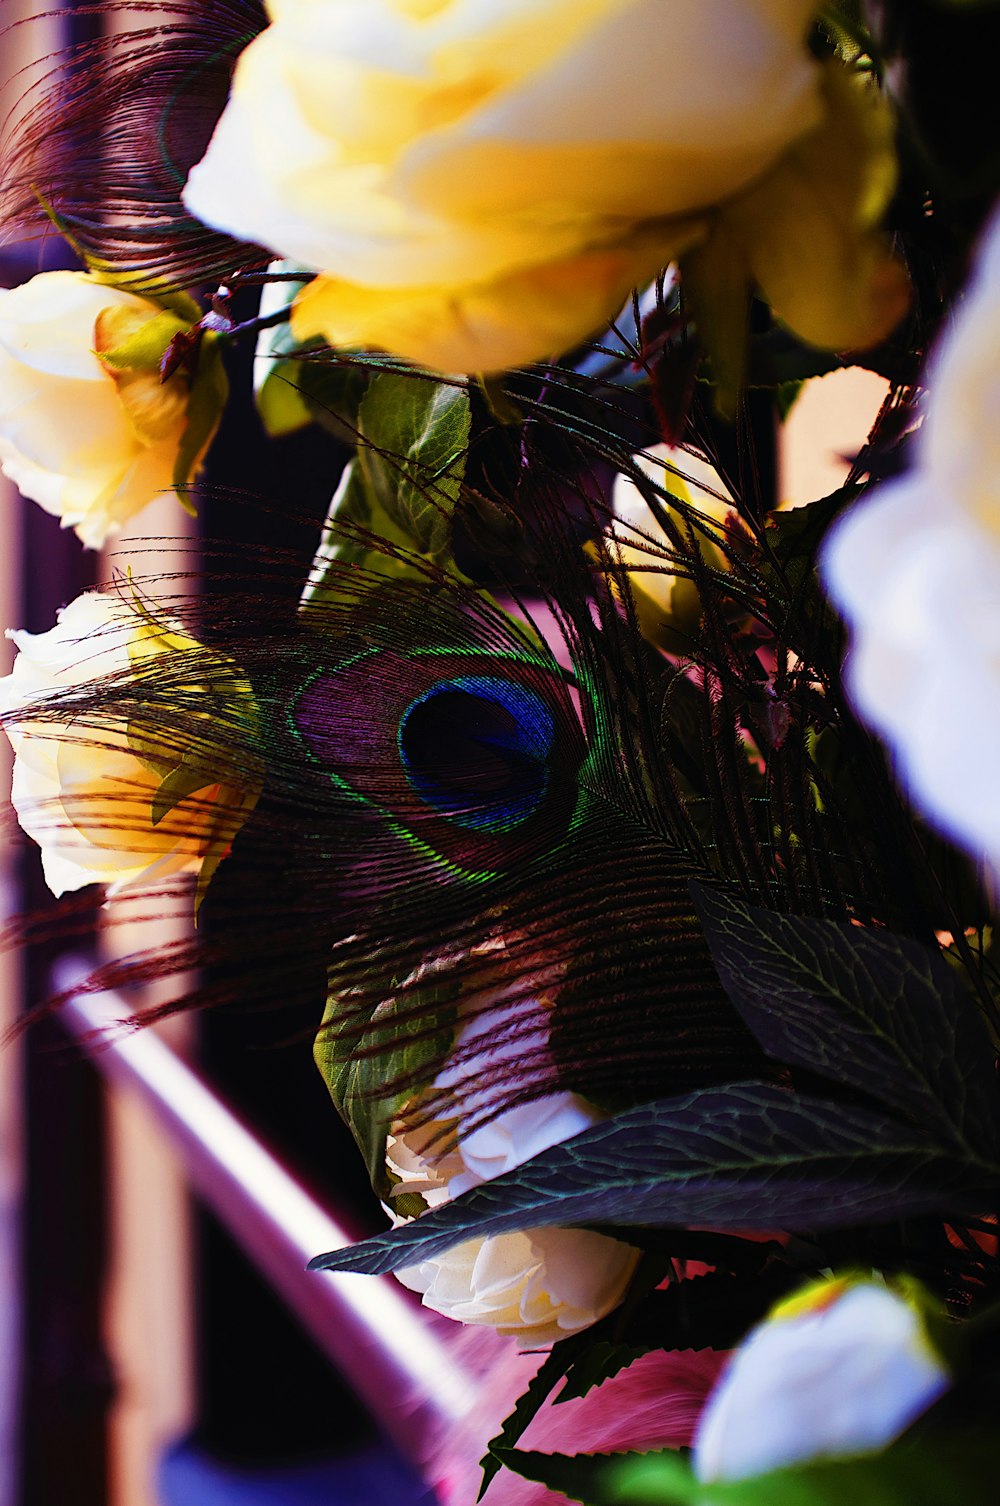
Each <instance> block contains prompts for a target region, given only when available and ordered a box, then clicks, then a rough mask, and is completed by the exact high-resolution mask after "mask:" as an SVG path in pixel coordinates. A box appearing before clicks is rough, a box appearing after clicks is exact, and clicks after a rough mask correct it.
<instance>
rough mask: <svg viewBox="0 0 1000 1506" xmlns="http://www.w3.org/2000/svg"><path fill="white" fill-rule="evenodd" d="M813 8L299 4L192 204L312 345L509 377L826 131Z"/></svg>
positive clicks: (757, 2) (253, 47)
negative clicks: (239, 248) (287, 304)
mask: <svg viewBox="0 0 1000 1506" xmlns="http://www.w3.org/2000/svg"><path fill="white" fill-rule="evenodd" d="M817 8H818V7H817V6H816V4H815V3H814V0H738V3H737V0H671V3H670V4H669V5H667V4H664V3H663V0H489V3H486V4H484V3H483V0H438V3H435V4H405V5H404V4H400V3H399V0H329V3H326V4H323V5H315V4H310V3H308V0H281V3H280V4H279V3H275V0H272V3H271V4H270V5H269V11H270V15H271V19H272V24H271V26H270V27H268V28H267V29H266V30H265V31H264V32H263V33H261V35H260V36H258V37H257V38H256V39H255V40H254V41H253V42H252V43H251V44H250V46H249V47H247V48H246V50H245V51H244V52H243V54H242V55H241V57H240V60H239V63H238V65H237V69H236V74H235V77H234V80H233V87H232V93H231V97H230V100H229V103H228V105H227V106H226V109H225V111H224V113H223V115H222V118H221V120H220V121H219V124H218V126H217V127H216V131H215V134H214V136H213V137H212V141H211V143H210V145H209V148H208V151H207V153H206V155H205V157H204V158H203V160H202V162H201V163H200V164H199V165H198V166H196V167H195V168H194V170H193V172H192V173H191V175H190V177H189V179H188V184H187V188H186V190H185V202H186V204H187V207H188V208H189V209H190V210H191V212H192V213H193V214H196V215H197V216H199V217H200V218H201V219H203V220H204V221H205V222H206V223H207V224H210V225H212V226H214V227H216V228H218V229H222V230H226V231H229V232H231V233H233V234H235V235H238V236H240V237H242V238H246V239H249V240H253V241H257V242H259V243H261V244H263V245H266V246H269V247H270V248H271V249H272V250H273V251H275V252H276V253H277V254H279V255H281V256H284V257H289V258H292V259H294V260H296V261H299V262H301V263H302V264H303V265H305V266H309V267H313V268H315V269H317V270H318V271H320V272H322V273H323V274H325V275H324V276H322V277H321V278H319V279H318V280H317V281H316V282H315V283H313V284H312V285H311V286H310V287H309V288H307V289H306V290H305V292H304V293H303V294H302V295H301V296H300V298H299V299H298V301H297V311H296V314H295V316H294V320H293V323H294V327H295V330H296V333H297V334H299V335H300V336H302V337H306V336H310V335H322V336H323V337H325V338H327V339H328V340H330V341H331V342H333V343H335V344H340V345H361V346H373V345H374V346H385V347H387V348H389V349H392V350H394V351H396V352H398V353H399V354H402V355H405V356H409V357H411V358H413V359H415V360H419V361H423V362H425V363H427V364H429V365H432V366H437V367H438V368H441V369H445V370H472V371H475V370H490V369H496V368H498V367H502V366H507V365H511V364H515V363H517V362H520V361H524V360H528V359H532V358H534V357H538V356H544V355H548V354H552V353H554V352H557V351H559V350H561V349H564V348H566V347H568V346H570V345H572V344H573V343H575V342H576V341H577V340H578V339H580V338H582V337H583V336H585V335H587V334H588V333H590V332H591V331H593V330H594V329H596V328H600V327H601V326H602V325H603V324H604V323H605V322H606V321H607V320H608V319H609V318H610V317H612V315H613V314H614V312H615V310H616V309H617V308H618V307H620V305H621V302H622V300H623V298H624V296H625V295H626V294H627V292H628V290H629V288H630V287H631V286H632V285H633V284H635V283H637V282H640V281H642V280H645V279H648V277H650V276H651V275H652V274H653V273H654V272H655V271H656V269H657V268H658V267H659V266H660V265H662V264H664V263H665V262H666V261H668V260H670V259H671V257H673V256H676V255H678V254H679V253H680V252H681V251H683V250H684V249H686V248H687V247H688V246H690V245H691V244H692V242H693V241H695V240H697V239H698V238H699V237H700V236H701V235H702V234H703V232H704V218H703V216H704V212H705V211H706V210H708V209H710V208H712V207H713V206H714V205H717V204H718V203H720V202H721V201H723V200H725V199H727V198H728V197H729V196H730V195H732V194H734V193H736V192H738V191H739V190H741V189H742V188H744V187H745V186H746V185H748V184H749V183H750V182H752V181H753V180H754V179H756V178H757V177H759V175H760V174H762V173H763V172H764V171H765V170H766V169H767V168H768V167H770V165H771V164H772V163H773V162H774V161H775V160H776V159H777V158H778V157H779V155H780V154H781V153H782V152H783V151H784V149H785V148H786V147H787V146H788V144H789V143H790V142H791V141H793V140H794V139H795V138H796V137H798V136H800V135H801V134H803V133H804V132H806V131H808V130H809V129H810V128H811V127H812V126H814V125H816V123H817V122H818V120H819V119H820V116H821V112H822V106H821V104H820V99H819V88H818V82H817V80H818V74H817V69H816V67H815V65H814V63H813V62H812V61H811V59H810V57H809V54H808V51H807V49H806V46H805V36H806V31H807V27H808V23H809V20H810V18H811V16H812V14H813V13H814V12H815V11H816V10H817Z"/></svg>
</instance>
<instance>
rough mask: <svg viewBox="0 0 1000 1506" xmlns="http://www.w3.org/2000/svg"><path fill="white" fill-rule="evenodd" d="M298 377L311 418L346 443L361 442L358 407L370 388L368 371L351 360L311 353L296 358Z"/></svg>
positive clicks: (296, 378) (301, 392)
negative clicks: (298, 358)
mask: <svg viewBox="0 0 1000 1506" xmlns="http://www.w3.org/2000/svg"><path fill="white" fill-rule="evenodd" d="M294 380H295V381H296V382H297V384H298V390H299V394H300V396H301V398H302V401H303V402H304V403H305V405H306V408H307V409H308V411H309V416H310V418H312V419H314V420H315V421H316V423H318V424H320V425H321V426H322V427H323V428H324V429H326V431H327V432H328V433H329V434H332V435H333V436H334V438H335V439H339V440H340V441H341V443H342V444H348V445H355V444H357V442H358V410H359V409H360V407H361V400H362V398H363V397H364V395H365V392H366V391H367V389H368V381H369V377H368V373H367V372H366V371H365V370H363V369H362V368H361V367H360V366H356V365H355V364H354V363H353V362H350V361H334V360H329V359H326V358H324V357H323V356H320V355H311V356H308V357H303V358H302V359H301V360H298V361H296V363H295V372H294Z"/></svg>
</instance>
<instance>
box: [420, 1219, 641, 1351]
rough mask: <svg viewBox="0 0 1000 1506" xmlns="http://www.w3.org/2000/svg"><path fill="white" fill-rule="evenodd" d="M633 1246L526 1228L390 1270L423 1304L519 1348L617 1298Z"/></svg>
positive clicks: (580, 1321)
mask: <svg viewBox="0 0 1000 1506" xmlns="http://www.w3.org/2000/svg"><path fill="white" fill-rule="evenodd" d="M637 1259H638V1252H637V1251H636V1250H634V1249H632V1248H631V1247H630V1246H629V1245H626V1244H622V1243H620V1241H618V1240H617V1239H607V1238H606V1237H605V1236H604V1235H603V1234H593V1233H591V1232H590V1230H588V1229H556V1228H544V1229H528V1230H526V1231H524V1232H517V1233H513V1234H495V1235H492V1236H491V1237H490V1238H487V1239H471V1240H467V1241H465V1242H464V1243H462V1244H459V1245H454V1246H453V1247H452V1248H451V1249H450V1250H448V1251H446V1252H445V1254H443V1255H439V1256H436V1257H435V1259H433V1260H427V1261H424V1262H422V1263H421V1264H419V1265H414V1266H408V1267H407V1268H406V1269H404V1270H401V1271H397V1272H396V1274H397V1276H398V1278H399V1280H400V1281H401V1282H402V1283H403V1285H404V1286H407V1287H409V1288H410V1290H411V1291H414V1292H420V1293H422V1295H423V1300H424V1306H425V1307H430V1308H432V1309H433V1310H434V1311H435V1312H439V1313H442V1314H444V1316H445V1317H448V1318H454V1319H456V1320H457V1321H458V1322H459V1323H483V1324H488V1325H489V1326H490V1327H491V1328H495V1329H496V1330H497V1331H498V1332H499V1333H502V1334H506V1335H508V1336H511V1337H513V1338H516V1339H517V1341H518V1343H519V1344H520V1345H521V1346H522V1347H523V1348H531V1347H533V1346H535V1345H538V1344H552V1343H554V1342H555V1341H556V1340H557V1339H561V1338H565V1336H566V1335H567V1334H569V1333H577V1332H578V1331H579V1330H580V1329H581V1328H589V1327H590V1325H591V1324H592V1323H596V1321H597V1320H598V1318H602V1317H603V1316H604V1314H605V1313H607V1312H610V1311H611V1309H612V1308H613V1307H615V1306H616V1305H617V1304H618V1303H619V1302H620V1301H621V1299H622V1297H623V1296H624V1294H625V1288H626V1287H627V1285H628V1282H629V1279H630V1277H631V1275H632V1272H633V1271H634V1270H635V1264H636V1260H637Z"/></svg>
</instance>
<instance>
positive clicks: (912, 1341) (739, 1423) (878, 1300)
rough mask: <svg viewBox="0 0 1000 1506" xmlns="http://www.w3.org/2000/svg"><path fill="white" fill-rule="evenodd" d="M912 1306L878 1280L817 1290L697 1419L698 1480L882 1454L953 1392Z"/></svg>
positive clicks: (765, 1328) (760, 1332) (734, 1369)
mask: <svg viewBox="0 0 1000 1506" xmlns="http://www.w3.org/2000/svg"><path fill="white" fill-rule="evenodd" d="M950 1384H951V1375H950V1373H949V1371H948V1369H947V1367H946V1366H945V1364H944V1361H943V1360H942V1359H941V1357H940V1355H938V1353H937V1351H936V1350H935V1349H934V1348H933V1347H932V1345H931V1342H930V1340H929V1339H928V1337H927V1334H926V1332H925V1328H924V1323H923V1320H922V1318H921V1316H920V1314H919V1312H918V1311H917V1309H916V1307H915V1306H913V1305H911V1304H910V1302H907V1301H905V1300H904V1298H903V1297H902V1296H899V1295H897V1294H896V1293H895V1292H892V1291H889V1290H887V1289H886V1288H885V1287H883V1286H877V1285H875V1284H874V1283H873V1282H858V1283H852V1282H851V1281H848V1280H835V1281H830V1282H821V1283H819V1284H817V1285H816V1286H813V1287H810V1288H808V1289H807V1290H806V1292H805V1293H801V1294H799V1295H798V1296H797V1297H793V1298H792V1299H790V1301H789V1302H787V1303H783V1304H781V1305H780V1306H779V1307H778V1308H777V1309H776V1310H775V1311H774V1312H773V1313H772V1314H771V1316H770V1317H769V1318H767V1319H766V1320H765V1321H764V1322H763V1323H762V1324H760V1326H759V1327H758V1328H755V1329H754V1330H753V1331H752V1332H751V1334H750V1336H749V1337H748V1338H747V1339H745V1340H744V1342H743V1343H742V1344H741V1345H740V1347H739V1349H737V1350H736V1352H735V1354H734V1355H733V1357H732V1359H731V1360H730V1361H729V1364H728V1365H727V1367H726V1369H725V1370H724V1371H723V1374H722V1376H721V1378H720V1379H719V1381H718V1383H717V1385H716V1387H715V1389H714V1390H713V1392H712V1394H711V1396H710V1397H709V1399H708V1403H707V1405H706V1407H705V1410H704V1411H703V1413H702V1415H701V1419H700V1421H699V1424H698V1431H697V1435H696V1437H695V1445H694V1466H695V1471H696V1473H697V1475H698V1477H699V1478H700V1479H702V1480H706V1481H707V1480H742V1479H745V1478H747V1477H749V1476H752V1475H762V1474H766V1473H767V1471H769V1470H772V1469H781V1468H783V1467H785V1466H788V1465H792V1464H802V1463H805V1462H807V1461H808V1460H811V1459H824V1458H837V1457H840V1456H847V1455H851V1454H861V1453H866V1452H871V1451H873V1450H876V1449H881V1448H884V1447H885V1446H886V1445H887V1444H889V1443H891V1442H892V1441H893V1440H894V1439H895V1438H897V1437H898V1436H899V1434H900V1433H902V1432H903V1431H904V1429H905V1428H907V1427H909V1425H910V1423H911V1422H913V1421H914V1420H915V1419H916V1418H917V1417H918V1416H919V1415H920V1413H921V1412H923V1411H925V1410H926V1409H927V1407H929V1406H930V1405H931V1403H932V1402H934V1401H936V1400H937V1399H938V1397H939V1396H941V1395H943V1393H944V1392H945V1391H946V1390H947V1389H948V1387H949V1386H950Z"/></svg>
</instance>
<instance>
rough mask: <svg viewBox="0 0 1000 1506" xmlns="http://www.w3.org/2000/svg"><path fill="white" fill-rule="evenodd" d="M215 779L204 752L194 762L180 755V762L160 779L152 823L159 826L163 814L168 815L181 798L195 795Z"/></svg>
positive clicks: (184, 798) (154, 802)
mask: <svg viewBox="0 0 1000 1506" xmlns="http://www.w3.org/2000/svg"><path fill="white" fill-rule="evenodd" d="M217 779H218V775H214V776H213V774H212V773H211V772H210V771H209V770H208V769H207V768H206V766H205V759H204V754H202V755H201V756H200V757H199V758H198V759H197V760H196V761H194V762H190V761H188V759H187V758H186V757H184V756H182V757H181V761H180V763H178V764H177V766H176V767H175V768H173V769H171V771H170V773H169V774H167V775H166V777H165V778H164V779H163V780H162V781H161V783H160V785H159V787H158V789H157V791H156V794H155V795H154V796H153V825H154V826H159V824H160V822H161V821H162V820H163V818H164V816H168V815H169V814H170V812H171V811H172V810H173V809H174V808H175V806H178V805H180V803H181V801H182V800H186V799H187V798H188V796H189V795H197V793H198V791H199V790H203V789H206V788H207V787H208V786H209V785H210V784H215V783H216V782H217Z"/></svg>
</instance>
